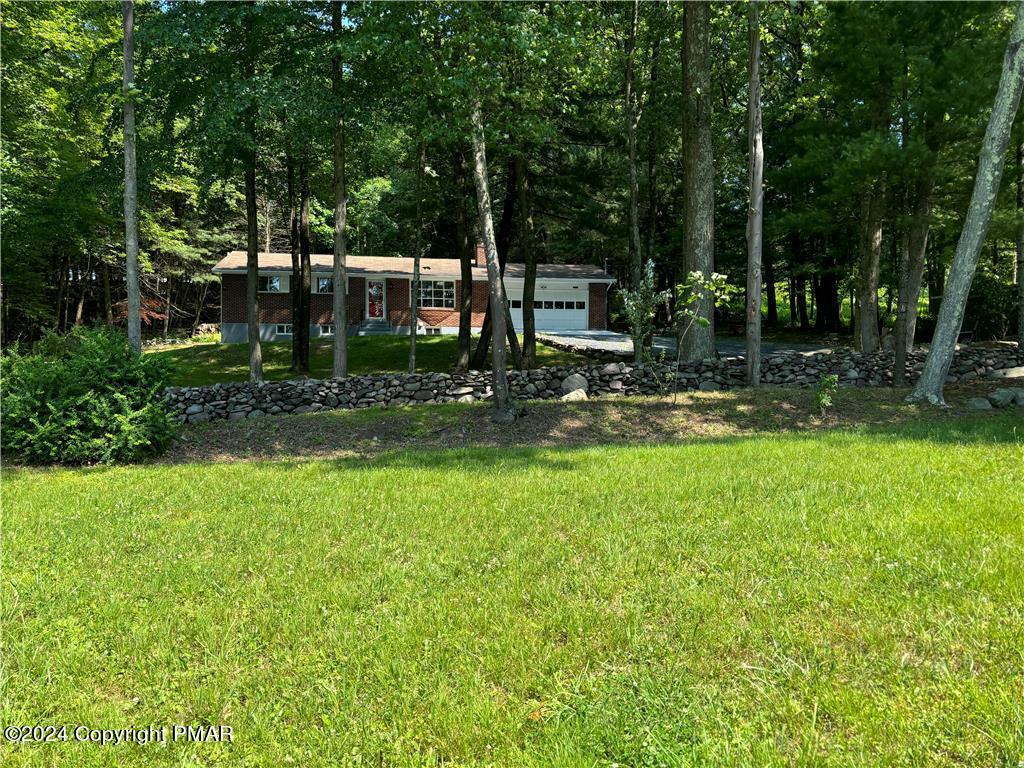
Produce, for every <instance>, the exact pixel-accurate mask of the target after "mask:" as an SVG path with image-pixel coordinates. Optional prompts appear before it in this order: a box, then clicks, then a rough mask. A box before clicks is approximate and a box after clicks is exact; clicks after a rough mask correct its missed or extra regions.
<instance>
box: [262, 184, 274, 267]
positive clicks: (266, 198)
mask: <svg viewBox="0 0 1024 768" xmlns="http://www.w3.org/2000/svg"><path fill="white" fill-rule="evenodd" d="M263 242H264V250H265V251H266V252H267V253H270V252H271V251H272V250H273V249H272V248H271V247H270V245H271V244H270V176H267V178H266V180H265V181H264V183H263Z"/></svg>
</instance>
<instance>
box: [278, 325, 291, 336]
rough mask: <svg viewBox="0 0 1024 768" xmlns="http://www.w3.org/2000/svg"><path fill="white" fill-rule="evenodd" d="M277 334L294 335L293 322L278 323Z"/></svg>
mask: <svg viewBox="0 0 1024 768" xmlns="http://www.w3.org/2000/svg"><path fill="white" fill-rule="evenodd" d="M274 335H275V336H291V335H292V324H291V323H278V324H277V325H275V326H274Z"/></svg>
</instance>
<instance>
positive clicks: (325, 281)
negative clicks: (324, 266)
mask: <svg viewBox="0 0 1024 768" xmlns="http://www.w3.org/2000/svg"><path fill="white" fill-rule="evenodd" d="M313 293H334V278H333V277H315V278H313Z"/></svg>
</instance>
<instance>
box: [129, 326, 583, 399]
mask: <svg viewBox="0 0 1024 768" xmlns="http://www.w3.org/2000/svg"><path fill="white" fill-rule="evenodd" d="M458 343H459V341H458V337H457V336H450V335H449V336H423V337H419V338H417V339H416V367H417V370H419V371H450V370H451V369H452V367H453V366H454V365H455V358H456V355H457V353H458ZM474 343H475V340H474ZM348 345H349V346H348V354H349V358H348V369H349V373H350V374H351V375H353V376H358V375H361V374H367V373H390V372H392V371H401V372H404V371H407V370H408V367H409V337H408V336H352V337H350V338H349V340H348ZM262 347H263V375H264V377H265V378H266V379H267V380H268V381H276V380H279V379H289V378H294V377H295V374H294V373H291V372H290V371H289V370H288V368H289V366H290V365H291V361H292V358H291V355H292V347H291V343H289V342H274V343H264V344H263V345H262ZM147 354H151V355H157V356H159V357H162V358H164V359H165V360H168V361H170V362H171V363H172V364H173V365H174V369H175V370H174V373H173V375H172V376H171V384H173V385H174V386H189V387H195V386H199V385H202V384H216V383H218V382H224V381H244V380H245V379H248V378H249V347H248V346H247V345H245V344H216V343H207V344H187V345H181V346H172V347H162V348H157V349H154V350H152V351H150V352H148V353H147ZM581 360H582V358H581V357H579V356H578V355H573V354H572V353H569V352H562V351H560V350H557V349H552V348H551V347H546V346H544V345H543V344H538V345H537V364H538V365H569V364H573V363H577V362H580V361H581ZM310 363H311V366H310V367H311V368H312V371H311V372H310V376H312V377H314V378H324V377H326V376H330V375H331V341H329V340H324V341H320V340H316V341H311V342H310Z"/></svg>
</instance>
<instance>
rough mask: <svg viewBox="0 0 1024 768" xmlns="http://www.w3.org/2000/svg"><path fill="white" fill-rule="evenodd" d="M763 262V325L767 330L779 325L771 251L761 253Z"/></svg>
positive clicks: (773, 260)
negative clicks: (764, 305) (764, 303)
mask: <svg viewBox="0 0 1024 768" xmlns="http://www.w3.org/2000/svg"><path fill="white" fill-rule="evenodd" d="M762 259H763V260H764V294H765V295H764V297H765V301H766V304H767V306H766V307H765V316H764V324H765V326H766V327H767V328H774V327H775V326H777V325H778V324H779V298H778V295H777V294H776V292H775V259H773V258H772V249H771V248H769V249H768V250H767V251H763V252H762Z"/></svg>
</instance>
